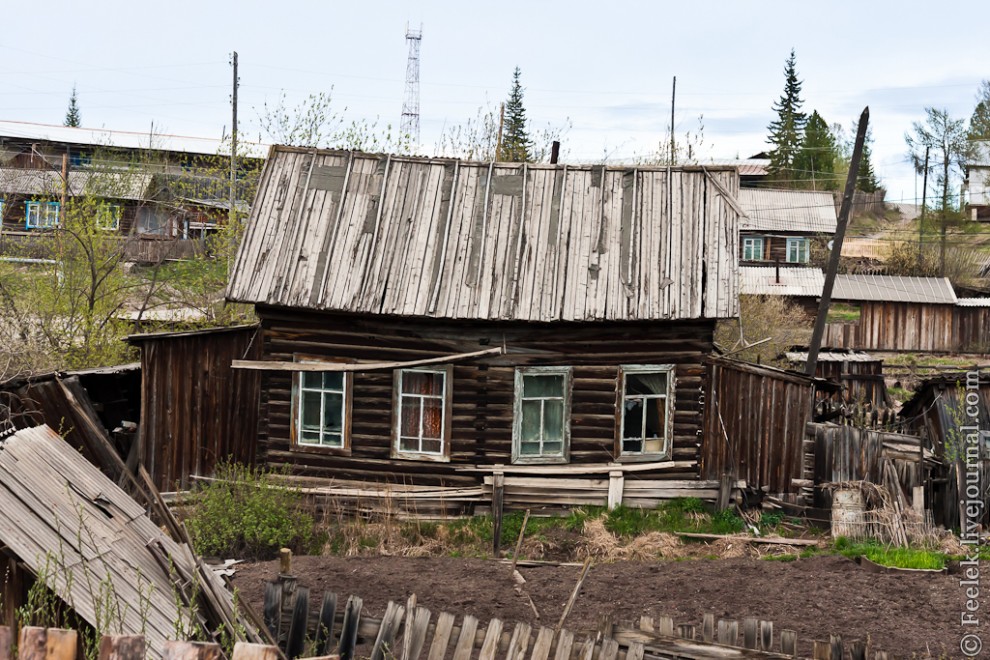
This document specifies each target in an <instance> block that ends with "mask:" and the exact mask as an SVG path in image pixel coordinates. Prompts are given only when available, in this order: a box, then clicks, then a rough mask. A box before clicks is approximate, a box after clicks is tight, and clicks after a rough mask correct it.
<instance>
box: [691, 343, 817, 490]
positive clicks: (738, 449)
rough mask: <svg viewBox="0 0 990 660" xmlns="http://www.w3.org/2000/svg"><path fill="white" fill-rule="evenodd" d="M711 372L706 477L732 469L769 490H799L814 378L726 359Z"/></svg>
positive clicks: (712, 363) (703, 458) (704, 447)
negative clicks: (796, 481) (795, 483)
mask: <svg viewBox="0 0 990 660" xmlns="http://www.w3.org/2000/svg"><path fill="white" fill-rule="evenodd" d="M709 374H710V386H709V391H708V393H707V400H706V401H705V402H704V405H705V426H704V436H703V440H702V443H701V467H702V474H701V476H702V478H703V479H720V478H721V476H722V475H723V474H724V473H729V474H731V475H733V476H734V477H735V478H736V479H740V480H745V481H746V483H747V485H748V486H752V487H755V488H763V487H767V488H768V489H769V492H770V493H775V494H782V493H791V492H794V490H793V486H792V480H794V479H801V478H803V476H804V466H803V449H802V442H803V439H804V430H805V425H806V424H807V423H808V422H809V421H811V419H810V415H811V410H812V401H813V399H814V396H815V381H814V380H813V379H811V378H808V377H807V376H804V375H802V374H798V373H795V372H789V371H784V370H782V369H774V368H772V367H761V366H758V365H754V364H747V363H743V362H735V361H733V360H726V359H723V358H713V359H712V360H711V361H710V371H709Z"/></svg>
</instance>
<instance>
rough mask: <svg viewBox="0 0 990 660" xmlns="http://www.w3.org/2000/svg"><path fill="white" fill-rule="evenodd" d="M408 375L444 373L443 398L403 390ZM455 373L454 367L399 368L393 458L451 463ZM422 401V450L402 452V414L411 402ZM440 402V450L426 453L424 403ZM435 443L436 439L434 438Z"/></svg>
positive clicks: (396, 386)
mask: <svg viewBox="0 0 990 660" xmlns="http://www.w3.org/2000/svg"><path fill="white" fill-rule="evenodd" d="M408 372H417V373H431V374H440V375H441V376H443V391H442V392H441V394H440V395H439V396H437V395H434V394H418V393H414V392H410V393H406V392H404V391H403V389H402V383H403V374H405V373H408ZM453 373H454V370H453V368H452V367H451V366H449V365H448V366H444V367H439V368H436V367H412V368H409V369H396V370H395V372H394V375H393V381H394V384H393V388H392V396H393V406H392V409H393V410H394V417H393V420H392V456H393V457H395V458H406V459H411V460H417V461H424V460H425V461H439V462H449V461H450V417H451V406H452V399H451V381H452V380H453ZM410 399H413V400H418V402H419V403H418V405H419V427H420V428H419V436H418V438H417V439H418V444H419V447H420V449H419V450H418V451H417V450H410V449H402V439H403V437H404V436H402V412H403V406H405V405H408V403H407V400H410ZM424 399H439V400H440V451H435V452H434V451H424V450H423V449H422V446H423V439H424V438H423V400H424ZM409 437H410V438H411V437H412V436H409ZM430 439H431V440H432V439H433V438H430Z"/></svg>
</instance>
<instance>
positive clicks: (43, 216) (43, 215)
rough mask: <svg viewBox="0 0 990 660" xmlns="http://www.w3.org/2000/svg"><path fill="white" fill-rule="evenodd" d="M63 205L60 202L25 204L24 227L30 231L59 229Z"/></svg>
mask: <svg viewBox="0 0 990 660" xmlns="http://www.w3.org/2000/svg"><path fill="white" fill-rule="evenodd" d="M60 211H61V204H59V203H58V202H25V203H24V218H25V222H24V225H25V226H26V227H27V228H28V229H51V228H52V227H58V225H59V215H60Z"/></svg>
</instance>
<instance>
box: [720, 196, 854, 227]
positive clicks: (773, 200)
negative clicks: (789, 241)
mask: <svg viewBox="0 0 990 660" xmlns="http://www.w3.org/2000/svg"><path fill="white" fill-rule="evenodd" d="M739 204H740V206H742V207H743V210H744V211H746V216H745V217H743V218H741V219H740V220H739V229H740V230H743V231H787V232H803V233H810V234H834V233H835V226H836V216H835V202H834V201H833V199H832V193H830V192H823V191H814V190H773V189H769V188H743V189H742V190H740V191H739Z"/></svg>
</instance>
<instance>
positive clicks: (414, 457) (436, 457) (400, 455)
mask: <svg viewBox="0 0 990 660" xmlns="http://www.w3.org/2000/svg"><path fill="white" fill-rule="evenodd" d="M392 458H396V459H398V460H400V461H428V462H430V463H449V462H450V456H442V455H440V454H420V453H415V452H407V451H403V452H400V451H394V450H393V451H392Z"/></svg>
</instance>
